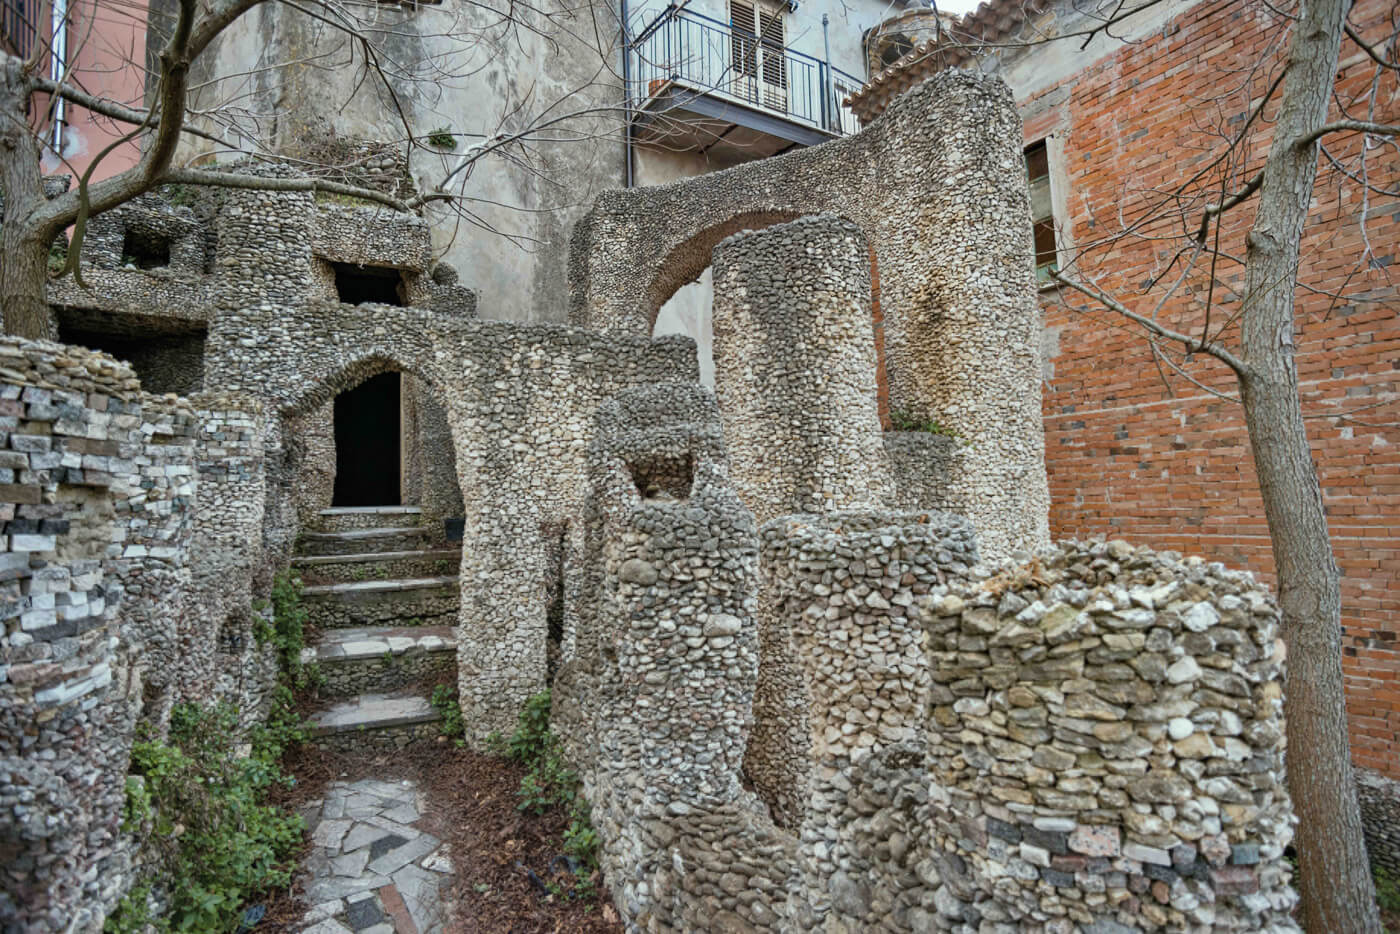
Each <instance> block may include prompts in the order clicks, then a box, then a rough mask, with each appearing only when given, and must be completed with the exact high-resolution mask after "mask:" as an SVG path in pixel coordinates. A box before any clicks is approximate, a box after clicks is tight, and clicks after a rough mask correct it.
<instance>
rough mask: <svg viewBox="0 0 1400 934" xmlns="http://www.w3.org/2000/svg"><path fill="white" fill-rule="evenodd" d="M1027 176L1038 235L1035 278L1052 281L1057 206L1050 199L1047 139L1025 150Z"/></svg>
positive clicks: (1033, 224) (1033, 226)
mask: <svg viewBox="0 0 1400 934" xmlns="http://www.w3.org/2000/svg"><path fill="white" fill-rule="evenodd" d="M1026 177H1027V180H1028V181H1029V182H1030V189H1031V229H1032V230H1033V231H1034V234H1035V276H1036V279H1037V280H1038V281H1040V282H1049V281H1050V273H1051V272H1053V271H1055V270H1057V269H1059V259H1058V256H1057V255H1056V252H1055V203H1054V200H1053V199H1052V198H1051V196H1050V152H1049V150H1048V149H1047V148H1046V146H1045V140H1040V141H1039V142H1037V143H1032V144H1031V145H1029V146H1027V147H1026Z"/></svg>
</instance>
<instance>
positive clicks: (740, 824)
mask: <svg viewBox="0 0 1400 934" xmlns="http://www.w3.org/2000/svg"><path fill="white" fill-rule="evenodd" d="M717 414H718V413H717V411H716V408H715V403H714V399H713V397H712V396H711V395H710V393H709V392H708V391H707V390H704V389H702V388H700V387H698V386H695V385H684V384H672V385H661V386H651V387H647V388H645V389H640V390H635V391H631V392H627V393H624V394H622V395H620V396H618V397H617V398H615V399H613V400H612V401H610V402H608V403H607V404H606V405H604V406H603V407H602V408H601V409H599V411H598V415H597V419H596V435H595V436H594V438H593V441H592V443H591V445H590V454H589V477H590V481H591V487H592V499H591V501H590V505H589V513H588V531H587V545H586V552H585V555H584V556H583V559H582V561H583V564H584V567H585V572H584V577H585V583H584V585H583V588H582V595H583V600H582V606H581V610H582V613H583V616H582V622H581V623H580V625H579V631H578V634H577V640H576V642H577V645H578V652H577V656H576V658H575V659H573V660H572V661H570V662H569V663H566V665H565V669H564V670H563V671H561V673H560V676H559V679H558V680H557V681H556V688H555V706H554V715H555V722H556V726H555V729H556V730H557V731H558V732H559V735H561V736H565V737H568V739H567V740H566V741H567V743H568V751H569V752H570V754H571V755H572V756H573V757H574V758H575V760H576V761H578V762H579V764H580V767H581V774H582V776H583V780H584V788H585V792H586V794H587V796H588V798H589V800H590V802H591V803H592V805H593V811H592V814H593V822H594V825H595V826H596V827H597V828H598V830H599V834H600V838H601V840H602V848H601V862H602V864H603V867H604V870H605V872H606V875H607V878H608V884H609V886H610V888H611V889H612V892H613V896H614V900H615V902H616V903H617V905H618V907H619V909H620V910H621V911H622V912H623V915H624V917H626V918H627V919H628V920H629V923H630V924H633V925H635V926H636V927H637V928H640V929H645V930H661V931H667V930H678V931H679V930H762V929H768V928H771V927H772V926H773V925H774V924H775V922H776V921H777V919H778V916H779V913H780V912H781V910H782V905H781V902H782V899H783V892H784V888H785V886H786V882H787V877H788V875H789V873H790V871H791V849H792V848H791V845H790V843H791V841H790V838H788V837H787V836H786V835H785V834H783V833H781V832H780V831H778V830H777V829H776V828H774V827H773V825H772V822H771V821H770V820H768V819H767V816H766V814H765V813H764V811H763V808H762V805H760V804H759V803H758V802H757V801H756V799H754V797H753V795H752V794H751V793H749V792H747V791H745V790H744V788H743V786H742V785H741V783H740V780H739V773H740V765H741V759H742V755H743V750H744V746H745V740H746V736H747V731H748V708H749V705H750V703H751V701H752V694H753V686H754V681H755V677H756V674H757V668H758V633H757V628H756V625H755V622H754V612H755V610H756V591H757V583H758V547H757V545H758V541H757V536H756V535H755V531H754V523H753V517H752V515H751V514H750V513H749V511H748V510H747V509H746V508H745V507H744V505H743V504H742V503H741V502H740V500H739V498H738V496H737V495H736V490H735V489H734V487H733V485H732V484H731V483H730V482H729V481H728V478H727V477H726V474H725V461H724V448H723V442H722V439H721V437H720V430H719V423H718V417H717Z"/></svg>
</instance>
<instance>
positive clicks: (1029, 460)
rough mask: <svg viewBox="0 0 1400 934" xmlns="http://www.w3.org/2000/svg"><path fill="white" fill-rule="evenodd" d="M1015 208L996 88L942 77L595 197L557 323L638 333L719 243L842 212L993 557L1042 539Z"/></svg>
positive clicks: (917, 396)
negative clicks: (652, 181) (742, 151)
mask: <svg viewBox="0 0 1400 934" xmlns="http://www.w3.org/2000/svg"><path fill="white" fill-rule="evenodd" d="M1028 203H1029V202H1028V195H1027V193H1026V188H1025V183H1024V172H1023V169H1022V153H1021V126H1020V121H1019V118H1018V117H1017V114H1016V108H1015V104H1014V102H1013V101H1012V99H1011V94H1010V92H1009V91H1008V90H1007V88H1006V86H1005V84H1003V83H1002V82H1001V80H1000V79H998V78H989V77H984V76H980V75H972V74H967V73H963V72H954V71H949V72H944V73H942V74H939V75H937V76H935V77H933V78H932V79H930V80H929V81H927V82H925V83H924V84H922V85H920V86H919V87H918V88H916V89H914V90H912V91H910V92H909V93H908V94H905V95H904V96H903V97H901V98H900V99H899V100H897V101H895V102H894V103H893V104H891V105H890V107H889V109H888V110H887V111H886V113H885V114H884V115H883V116H881V118H880V119H879V120H877V121H875V122H874V123H873V124H872V125H871V126H869V127H867V128H866V129H864V130H863V131H861V132H860V133H858V134H856V135H853V136H849V137H845V138H843V139H839V140H835V141H833V142H830V143H826V144H824V145H821V146H816V147H812V148H810V149H802V150H797V151H794V152H791V153H788V154H786V155H783V156H778V157H775V158H770V159H764V160H761V161H757V162H752V163H748V164H745V165H742V166H738V167H736V168H733V169H728V170H725V171H722V172H715V173H712V174H708V175H705V176H702V177H699V178H693V179H688V180H686V181H682V182H678V183H675V184H671V185H660V186H656V187H650V188H638V189H629V190H627V191H615V192H607V193H605V194H603V195H602V196H600V197H599V198H598V200H597V201H596V202H595V204H594V206H593V209H592V210H591V211H590V213H589V214H588V215H587V216H586V217H585V218H584V219H583V220H582V221H580V223H579V225H578V226H577V228H576V229H575V233H574V238H573V241H572V244H571V250H570V260H569V261H570V281H571V289H572V296H571V308H570V316H571V317H570V320H571V321H572V322H573V323H575V324H579V325H586V326H590V327H595V328H600V329H606V330H617V331H624V332H628V333H633V334H649V333H651V328H652V325H653V322H654V319H655V315H656V312H657V310H658V309H659V308H660V306H661V304H662V303H664V302H665V301H666V300H667V299H668V298H670V296H671V295H672V294H673V293H674V292H675V290H676V289H677V288H678V287H679V286H681V285H682V284H684V283H686V282H689V281H692V280H694V279H695V278H696V276H697V275H699V274H700V273H701V272H702V271H703V269H704V268H705V266H707V265H709V263H710V261H711V250H712V248H713V247H714V246H715V245H716V244H718V243H719V242H720V241H721V240H722V239H724V238H725V237H726V236H728V235H730V234H733V233H735V232H737V231H739V230H742V229H744V228H745V227H759V226H766V225H770V224H773V223H776V222H781V221H786V220H791V219H793V218H795V217H801V216H804V215H810V214H817V213H821V212H828V213H830V214H834V215H837V216H840V217H843V218H846V219H847V220H849V221H851V222H853V223H854V224H856V225H857V226H859V228H860V230H861V232H862V233H863V234H864V236H865V238H866V239H867V240H868V241H869V243H870V244H871V245H872V246H873V247H874V252H875V254H876V256H877V258H878V263H879V268H880V303H881V310H882V313H883V316H884V339H885V350H886V367H887V371H888V376H889V388H890V404H891V406H892V408H894V409H896V410H900V411H902V412H906V413H908V414H910V415H912V416H915V417H918V418H921V419H923V418H933V419H936V420H937V421H938V422H940V423H941V424H944V425H946V426H948V427H949V428H952V429H953V430H955V431H957V432H958V433H959V434H960V435H962V436H963V437H964V438H967V439H968V440H969V441H970V443H969V444H967V445H965V446H960V447H958V448H957V449H955V450H954V451H952V452H951V455H952V456H951V457H950V458H949V468H948V472H947V478H946V483H945V487H946V490H947V497H948V500H949V503H950V506H951V507H952V508H953V509H954V511H956V512H958V513H960V514H963V515H966V516H967V517H968V518H969V519H970V520H971V521H972V523H973V525H974V526H975V527H976V529H977V531H978V535H979V539H980V541H979V544H980V546H981V548H982V550H983V552H984V553H985V554H986V555H987V556H988V557H989V558H999V557H1003V556H1007V555H1009V554H1011V553H1012V552H1013V551H1015V550H1016V549H1018V548H1034V547H1037V546H1040V545H1043V544H1045V543H1047V542H1048V540H1049V535H1048V526H1047V521H1046V515H1047V510H1048V508H1049V497H1048V493H1047V489H1046V485H1045V479H1044V470H1043V458H1044V452H1043V427H1042V423H1041V414H1040V408H1039V405H1038V399H1039V382H1040V361H1039V332H1040V325H1039V321H1038V319H1037V314H1036V306H1035V284H1034V276H1033V273H1032V267H1033V264H1032V260H1031V255H1030V247H1031V236H1030V223H1029V222H1030V214H1029V207H1028ZM723 301H724V300H723V299H722V298H721V297H720V296H719V295H718V294H717V296H716V303H717V304H716V308H717V312H718V310H719V309H721V308H722V307H723V306H722V304H721V303H722V302H723ZM722 327H723V324H722V323H721V322H720V321H719V314H718V313H717V315H716V321H715V328H716V331H717V332H718V331H719V330H720V329H721V328H722ZM721 365H722V364H721V362H720V361H719V360H718V359H717V360H716V366H717V367H719V366H721ZM872 370H873V367H872ZM725 414H726V416H727V415H728V413H727V412H726V413H725ZM736 465H737V456H736Z"/></svg>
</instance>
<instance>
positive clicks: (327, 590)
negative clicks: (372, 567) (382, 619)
mask: <svg viewBox="0 0 1400 934" xmlns="http://www.w3.org/2000/svg"><path fill="white" fill-rule="evenodd" d="M457 581H458V578H457V577H456V575H452V576H449V577H416V578H409V579H407V580H388V581H348V582H346V583H341V584H318V585H315V586H311V587H307V588H305V589H303V590H302V596H303V597H306V598H308V599H314V598H317V597H325V598H329V599H336V598H346V599H355V598H357V597H360V596H368V595H371V594H391V593H411V592H413V591H415V590H438V589H440V588H444V587H449V586H453V585H455V584H456V583H457Z"/></svg>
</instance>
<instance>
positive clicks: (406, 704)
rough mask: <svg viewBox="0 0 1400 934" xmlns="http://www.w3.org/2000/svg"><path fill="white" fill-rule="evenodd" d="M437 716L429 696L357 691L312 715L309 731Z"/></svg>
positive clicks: (421, 720)
mask: <svg viewBox="0 0 1400 934" xmlns="http://www.w3.org/2000/svg"><path fill="white" fill-rule="evenodd" d="M440 719H442V715H441V714H439V713H438V712H437V711H436V710H434V709H433V705H432V704H430V703H428V699H427V698H426V697H422V696H420V695H417V694H360V695H357V696H355V697H351V698H347V699H346V700H344V701H341V702H340V703H338V704H336V705H335V706H333V707H330V708H327V709H326V710H323V711H321V712H320V713H318V714H316V715H315V716H313V717H311V733H312V735H313V736H324V735H326V734H327V733H350V732H353V731H355V730H361V729H364V730H373V729H376V728H381V727H391V726H404V725H406V724H414V723H431V722H432V721H434V720H440ZM391 807H392V806H391ZM389 809H390V808H386V809H385V810H389Z"/></svg>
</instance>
